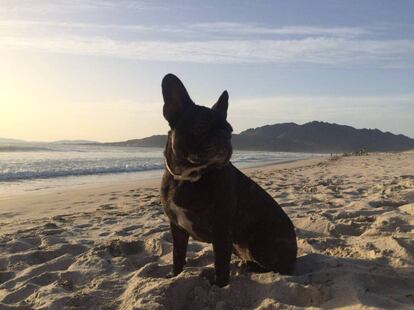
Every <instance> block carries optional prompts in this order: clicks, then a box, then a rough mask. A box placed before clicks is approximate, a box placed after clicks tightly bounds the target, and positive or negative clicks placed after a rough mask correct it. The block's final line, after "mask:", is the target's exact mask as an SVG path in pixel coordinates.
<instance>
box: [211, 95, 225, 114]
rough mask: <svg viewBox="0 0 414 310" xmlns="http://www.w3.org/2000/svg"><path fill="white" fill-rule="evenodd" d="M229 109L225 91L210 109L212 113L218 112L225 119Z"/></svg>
mask: <svg viewBox="0 0 414 310" xmlns="http://www.w3.org/2000/svg"><path fill="white" fill-rule="evenodd" d="M228 107H229V93H228V92H227V90H225V91H224V92H223V93H222V94H221V96H220V98H219V99H218V100H217V102H216V103H215V104H214V105H213V107H212V108H211V109H212V110H214V111H217V112H219V113H220V114H221V115H223V117H224V118H227V108H228Z"/></svg>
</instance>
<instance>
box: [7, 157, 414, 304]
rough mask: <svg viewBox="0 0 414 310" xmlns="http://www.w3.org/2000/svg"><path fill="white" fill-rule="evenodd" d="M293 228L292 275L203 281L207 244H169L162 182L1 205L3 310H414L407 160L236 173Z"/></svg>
mask: <svg viewBox="0 0 414 310" xmlns="http://www.w3.org/2000/svg"><path fill="white" fill-rule="evenodd" d="M242 170H243V172H244V173H246V174H247V175H248V176H250V177H251V178H252V179H253V180H254V181H255V182H256V183H258V184H259V185H260V186H261V187H262V188H263V189H264V190H266V192H268V194H269V195H270V196H271V197H272V198H273V199H275V200H276V201H277V202H278V203H279V205H280V206H281V207H282V208H283V210H284V211H285V213H286V214H287V215H288V216H289V218H290V219H291V220H292V223H293V225H294V226H295V229H296V235H297V244H298V260H297V264H296V269H295V272H294V273H293V274H292V275H281V274H278V273H273V272H266V273H248V272H246V271H244V270H242V269H240V268H238V267H237V266H238V265H239V263H240V260H238V258H237V257H236V256H233V257H232V261H231V279H230V284H229V286H227V287H225V288H223V289H218V288H217V287H214V286H211V285H210V284H209V283H208V280H207V279H206V278H205V277H203V273H204V271H206V270H209V269H212V268H214V253H213V249H212V245H211V244H208V243H203V242H198V241H196V240H193V239H191V238H190V241H189V244H188V248H187V265H186V266H185V268H184V270H183V272H182V273H181V274H180V275H178V276H177V277H174V278H168V277H167V274H168V272H169V271H170V270H171V264H172V257H173V244H172V237H171V232H170V227H169V221H168V218H167V217H166V216H165V214H164V211H163V208H162V206H161V204H160V194H159V189H158V187H159V182H160V180H159V178H156V179H153V180H145V181H140V182H139V181H138V180H137V181H133V182H126V183H125V182H118V183H114V184H110V185H109V186H101V185H99V184H89V186H87V187H83V188H80V189H79V188H78V189H65V190H58V191H54V192H52V193H43V194H41V193H33V194H30V195H22V196H20V197H14V198H13V197H12V198H10V199H8V200H0V308H1V309H3V308H5V309H9V308H13V307H16V308H19V307H21V308H24V309H26V308H27V309H29V308H30V309H32V308H36V309H37V308H42V309H43V308H47V309H62V308H73V307H75V308H85V309H100V308H108V309H123V310H126V309H133V308H134V309H183V308H185V307H187V308H191V309H218V308H220V309H227V308H229V309H230V308H237V309H256V310H262V309H270V308H272V309H276V308H289V309H303V308H308V307H317V308H328V309H332V308H346V309H348V308H349V309H350V308H352V309H354V308H357V309H367V308H369V309H384V308H389V309H405V308H406V309H408V308H410V309H411V308H412V307H413V306H414V296H413V294H412V292H413V291H414V277H413V276H414V248H413V241H412V240H413V238H414V151H411V152H404V153H375V154H370V155H369V156H348V157H338V159H337V160H329V158H317V159H315V158H314V159H306V160H299V161H295V162H289V163H280V164H270V165H261V166H260V167H253V168H246V169H242Z"/></svg>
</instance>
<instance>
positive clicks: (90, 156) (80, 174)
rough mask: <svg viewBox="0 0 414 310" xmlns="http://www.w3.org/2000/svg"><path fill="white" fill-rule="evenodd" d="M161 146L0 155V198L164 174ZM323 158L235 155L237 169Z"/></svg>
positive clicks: (63, 147) (37, 149)
mask: <svg viewBox="0 0 414 310" xmlns="http://www.w3.org/2000/svg"><path fill="white" fill-rule="evenodd" d="M162 151H163V150H162V149H160V148H138V147H109V146H99V145H73V144H42V145H35V146H32V147H30V148H27V147H26V148H24V151H22V149H21V148H19V147H9V148H4V147H3V148H2V149H1V151H0V196H1V195H10V194H16V193H25V192H30V191H40V190H45V189H54V188H59V187H64V186H76V185H83V184H98V183H110V182H121V181H128V180H134V179H145V178H153V177H158V176H161V173H162V169H163V153H162ZM315 156H319V155H318V154H309V153H287V152H258V151H234V154H233V156H232V162H233V164H234V165H235V166H237V167H239V168H245V167H253V166H259V165H263V164H268V163H281V162H289V161H294V160H299V159H305V158H310V157H315Z"/></svg>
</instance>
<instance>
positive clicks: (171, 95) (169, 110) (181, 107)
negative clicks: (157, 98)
mask: <svg viewBox="0 0 414 310" xmlns="http://www.w3.org/2000/svg"><path fill="white" fill-rule="evenodd" d="M161 87H162V96H163V97H164V107H163V114H164V117H165V119H166V120H167V121H168V123H169V124H170V127H174V126H175V124H176V122H177V120H178V119H179V118H180V115H181V114H182V113H183V112H184V111H185V109H187V108H188V107H189V106H191V105H194V103H193V101H192V100H191V98H190V96H189V95H188V92H187V90H186V89H185V87H184V85H183V83H182V82H181V81H180V79H179V78H178V77H176V76H175V75H174V74H171V73H169V74H167V75H166V76H165V77H164V78H163V79H162V83H161Z"/></svg>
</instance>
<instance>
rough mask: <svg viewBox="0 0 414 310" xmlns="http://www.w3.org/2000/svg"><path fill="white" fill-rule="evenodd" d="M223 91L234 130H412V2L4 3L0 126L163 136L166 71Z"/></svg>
mask: <svg viewBox="0 0 414 310" xmlns="http://www.w3.org/2000/svg"><path fill="white" fill-rule="evenodd" d="M170 72H171V73H174V74H176V75H177V76H178V77H179V78H180V79H181V80H182V81H183V83H184V84H185V85H186V87H187V90H188V91H189V93H190V96H191V97H192V99H193V101H194V102H196V103H197V104H200V105H206V106H212V105H213V104H214V103H215V102H216V100H217V99H218V97H219V96H220V94H221V93H222V92H223V90H225V89H226V90H228V92H229V95H230V99H229V111H228V120H229V122H230V123H231V124H232V126H233V128H234V130H235V132H240V131H242V130H245V129H247V128H252V127H258V126H262V125H266V124H273V123H281V122H296V123H299V124H303V123H306V122H309V121H313V120H319V121H327V122H335V123H339V124H345V125H351V126H354V127H356V128H378V129H380V130H383V131H391V132H393V133H399V134H405V135H408V136H410V137H413V138H414V1H410V0H407V1H404V0H399V1H379V0H378V1H375V0H371V1H368V0H367V1H354V0H348V1H335V0H327V1H322V0H315V1H307V0H302V1H297V0H290V1H260V0H258V1H243V0H241V1H215V0H213V1H129V0H125V1H124V0H117V1H115V0H108V1H98V0H70V1H65V0H61V1H59V0H55V1H45V0H37V1H30V0H27V1H23V0H0V137H4V138H16V139H25V140H31V141H53V140H61V139H88V140H97V141H121V140H127V139H134V138H142V137H145V136H149V135H153V134H163V133H166V132H167V130H168V125H167V122H166V121H165V120H164V119H163V117H162V104H163V102H162V95H161V87H160V84H161V80H162V78H163V76H164V75H165V74H167V73H170Z"/></svg>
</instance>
